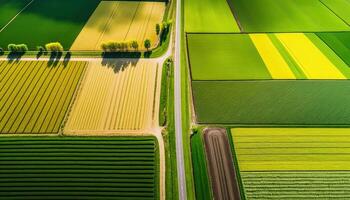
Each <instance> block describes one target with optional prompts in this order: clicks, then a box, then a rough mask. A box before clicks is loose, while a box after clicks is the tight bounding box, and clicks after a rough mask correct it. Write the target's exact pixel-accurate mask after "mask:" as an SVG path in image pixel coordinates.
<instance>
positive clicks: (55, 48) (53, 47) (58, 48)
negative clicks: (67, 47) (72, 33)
mask: <svg viewBox="0 0 350 200" xmlns="http://www.w3.org/2000/svg"><path fill="white" fill-rule="evenodd" d="M45 48H46V50H47V51H51V52H62V51H63V50H64V49H63V46H62V45H61V43H59V42H51V43H48V44H46V45H45Z"/></svg>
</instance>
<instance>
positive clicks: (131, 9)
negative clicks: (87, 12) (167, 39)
mask: <svg viewBox="0 0 350 200" xmlns="http://www.w3.org/2000/svg"><path fill="white" fill-rule="evenodd" d="M164 11H165V3H163V2H136V1H102V2H101V3H100V4H99V5H98V7H97V8H96V10H95V12H94V13H93V14H92V16H91V17H90V19H89V20H88V22H87V23H86V25H85V26H84V28H83V29H82V31H81V32H80V34H79V36H78V37H77V38H76V40H75V41H74V43H73V45H72V47H71V50H101V47H100V46H101V44H102V43H104V42H109V41H119V42H120V41H130V40H136V41H138V43H139V45H140V49H144V47H143V42H144V40H145V39H150V40H151V44H152V46H156V45H157V43H158V37H157V34H156V30H155V27H156V24H157V23H161V22H162V20H163V15H164Z"/></svg>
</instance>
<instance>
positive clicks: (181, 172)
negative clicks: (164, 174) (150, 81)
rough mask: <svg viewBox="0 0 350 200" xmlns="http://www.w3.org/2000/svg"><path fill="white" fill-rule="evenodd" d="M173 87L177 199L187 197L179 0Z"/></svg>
mask: <svg viewBox="0 0 350 200" xmlns="http://www.w3.org/2000/svg"><path fill="white" fill-rule="evenodd" d="M175 20H176V25H175V56H174V71H175V74H174V81H175V83H174V87H175V99H174V104H175V135H176V160H177V174H178V186H179V187H178V188H179V199H181V200H185V199H187V193H186V176H185V163H184V152H183V143H182V121H181V120H182V119H181V116H182V115H181V56H180V53H181V0H176V19H175Z"/></svg>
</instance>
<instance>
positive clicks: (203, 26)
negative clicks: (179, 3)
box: [184, 0, 240, 33]
mask: <svg viewBox="0 0 350 200" xmlns="http://www.w3.org/2000/svg"><path fill="white" fill-rule="evenodd" d="M184 4H185V31H186V32H206V33H208V32H213V33H218V32H240V30H239V27H238V25H237V23H236V20H235V18H234V16H233V14H232V12H231V10H230V7H229V5H228V3H227V1H226V0H187V1H185V2H184Z"/></svg>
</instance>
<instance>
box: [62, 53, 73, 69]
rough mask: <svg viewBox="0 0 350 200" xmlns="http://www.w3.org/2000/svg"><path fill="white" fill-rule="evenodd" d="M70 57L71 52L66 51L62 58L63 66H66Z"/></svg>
mask: <svg viewBox="0 0 350 200" xmlns="http://www.w3.org/2000/svg"><path fill="white" fill-rule="evenodd" d="M71 57H72V53H71V52H70V51H68V52H67V53H66V55H65V56H64V59H63V66H64V67H67V65H68V63H69V61H70V58H71Z"/></svg>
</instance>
